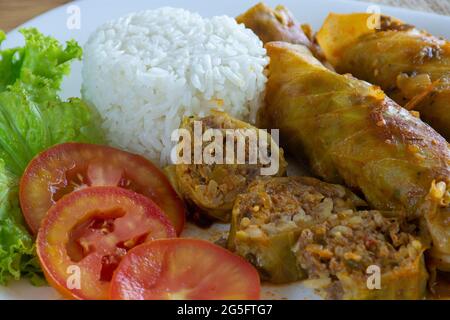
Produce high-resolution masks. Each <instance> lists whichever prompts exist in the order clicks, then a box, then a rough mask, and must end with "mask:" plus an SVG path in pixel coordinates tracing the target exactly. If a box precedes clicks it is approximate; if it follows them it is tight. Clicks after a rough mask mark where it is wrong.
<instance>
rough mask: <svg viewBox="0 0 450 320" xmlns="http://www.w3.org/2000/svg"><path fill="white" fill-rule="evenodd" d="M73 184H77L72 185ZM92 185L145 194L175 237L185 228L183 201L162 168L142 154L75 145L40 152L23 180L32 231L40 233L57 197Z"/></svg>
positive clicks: (23, 200) (24, 206)
mask: <svg viewBox="0 0 450 320" xmlns="http://www.w3.org/2000/svg"><path fill="white" fill-rule="evenodd" d="M80 177H81V181H79V179H80ZM122 177H123V178H122ZM73 180H77V183H78V184H79V186H77V187H72V185H74V184H75V183H74V181H73ZM89 186H120V187H123V188H125V189H130V190H133V191H135V192H137V193H141V194H143V195H144V196H147V197H149V198H150V199H151V200H153V201H154V202H155V203H156V204H157V205H158V206H160V207H161V209H163V211H164V212H165V213H166V215H167V216H168V217H169V220H170V221H171V222H172V224H173V225H174V227H175V229H176V230H177V234H180V233H181V232H182V230H183V227H184V223H185V207H184V204H183V201H182V200H181V199H180V198H179V196H178V194H177V193H176V191H175V190H174V189H173V188H172V186H171V184H170V182H169V180H168V179H167V177H166V176H165V174H164V173H163V172H162V171H161V170H160V169H158V168H157V167H156V166H155V165H153V164H152V163H151V162H150V161H148V160H147V159H145V158H144V157H141V156H139V155H135V154H131V153H128V152H125V151H121V150H118V149H115V148H111V147H108V146H100V145H93V144H86V143H74V142H70V143H64V144H60V145H56V146H54V147H52V148H50V149H48V150H46V151H44V152H42V153H40V154H39V155H37V156H36V157H35V158H34V159H33V160H32V161H31V162H30V163H29V165H28V166H27V168H26V170H25V172H24V174H23V176H22V178H21V182H20V191H19V198H20V204H21V208H22V211H23V215H24V217H25V221H26V222H27V224H28V226H29V228H30V230H31V231H32V232H33V233H34V234H36V233H37V231H38V229H39V226H40V223H41V221H42V219H43V218H44V216H45V214H46V212H47V211H48V209H50V207H51V206H53V205H54V204H55V203H56V202H57V200H59V198H61V197H62V196H64V195H65V194H67V193H70V192H72V191H74V190H77V188H78V189H81V188H84V187H89Z"/></svg>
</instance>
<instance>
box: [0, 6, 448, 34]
mask: <svg viewBox="0 0 450 320" xmlns="http://www.w3.org/2000/svg"><path fill="white" fill-rule="evenodd" d="M187 1H189V0H187ZM205 1H206V0H205ZM330 1H333V0H330ZM371 1H372V2H375V3H382V4H389V5H394V6H398V7H407V8H412V9H415V10H423V11H429V12H436V13H439V14H447V15H450V0H371ZM67 2H70V1H69V0H0V29H2V30H5V31H9V30H11V29H13V28H15V27H17V26H18V25H20V24H22V23H23V22H25V21H27V20H29V19H31V18H33V17H35V16H37V15H39V14H41V13H43V12H45V11H48V10H50V9H52V8H54V7H57V6H59V5H61V4H64V3H67ZM282 2H283V0H280V3H282Z"/></svg>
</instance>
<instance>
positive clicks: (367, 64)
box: [317, 13, 450, 140]
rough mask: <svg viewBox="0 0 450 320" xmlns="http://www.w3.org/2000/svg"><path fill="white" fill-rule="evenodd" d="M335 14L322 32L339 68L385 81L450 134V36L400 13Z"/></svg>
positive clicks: (405, 101)
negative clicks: (428, 29)
mask: <svg viewBox="0 0 450 320" xmlns="http://www.w3.org/2000/svg"><path fill="white" fill-rule="evenodd" d="M371 19H372V20H373V19H374V16H372V15H370V14H365V13H354V14H342V15H341V14H330V15H329V16H328V18H327V19H326V21H325V23H324V24H323V26H322V29H321V30H320V31H319V33H318V34H317V40H318V42H319V44H320V46H321V47H322V49H323V52H324V54H325V56H326V58H327V59H328V60H329V61H330V63H331V64H332V65H333V66H334V67H335V69H336V70H337V71H338V72H339V73H351V74H353V75H354V76H355V77H357V78H359V79H363V80H366V81H368V82H370V83H373V84H375V85H378V86H380V87H381V88H382V89H383V90H384V91H385V92H386V94H387V95H388V96H390V97H391V98H392V99H394V100H395V101H396V102H397V103H399V104H400V105H401V106H404V107H405V108H407V109H409V110H415V111H418V112H419V113H420V117H421V118H422V119H423V120H424V121H425V122H427V123H428V124H430V125H431V126H432V127H433V128H434V129H436V130H437V131H438V132H439V133H440V134H442V135H443V136H444V137H445V138H446V139H447V140H449V139H450V42H449V41H448V40H446V39H443V38H439V37H436V36H433V35H431V34H429V33H427V32H426V31H423V30H419V29H418V28H416V27H414V26H412V25H408V24H406V23H404V22H402V21H400V20H398V19H396V18H393V17H389V16H384V15H382V16H380V18H379V21H378V22H379V25H378V26H377V25H375V24H374V23H376V20H374V21H372V20H371Z"/></svg>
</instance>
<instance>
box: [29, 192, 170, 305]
mask: <svg viewBox="0 0 450 320" xmlns="http://www.w3.org/2000/svg"><path fill="white" fill-rule="evenodd" d="M175 236H176V232H175V229H174V228H173V226H172V225H171V223H170V221H169V220H168V219H167V217H166V216H165V215H164V214H163V212H162V210H161V209H160V208H159V207H158V206H157V205H156V204H155V203H154V202H153V201H151V200H150V199H149V198H147V197H144V196H143V195H140V194H138V193H135V192H133V191H129V190H126V189H122V188H118V187H91V188H85V189H83V190H79V191H75V192H73V193H71V194H69V195H67V196H65V197H64V198H62V199H61V200H59V201H58V202H57V203H56V204H55V205H54V206H53V207H51V208H50V210H49V211H48V214H47V215H46V217H45V219H44V220H43V222H42V226H41V228H40V229H39V233H38V236H37V240H36V243H37V253H38V257H39V260H40V262H41V265H42V268H43V270H44V273H45V275H46V278H47V280H48V281H49V283H50V284H52V285H53V286H54V287H55V288H56V289H57V290H58V291H59V292H60V293H61V294H63V295H64V296H65V297H69V298H75V299H107V298H108V296H109V287H110V281H111V278H112V274H113V271H114V270H115V269H116V267H117V265H118V264H119V262H120V260H121V259H122V258H123V256H124V255H125V254H126V253H127V252H128V250H130V249H131V248H133V247H134V246H136V245H139V244H141V243H143V242H146V241H149V240H153V239H158V238H167V237H175Z"/></svg>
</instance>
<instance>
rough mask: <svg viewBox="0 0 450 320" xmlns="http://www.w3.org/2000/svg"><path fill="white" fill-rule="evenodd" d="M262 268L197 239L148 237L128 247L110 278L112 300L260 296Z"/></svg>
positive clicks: (220, 298) (222, 298)
mask: <svg viewBox="0 0 450 320" xmlns="http://www.w3.org/2000/svg"><path fill="white" fill-rule="evenodd" d="M259 295H260V281H259V275H258V272H257V271H256V270H255V268H254V267H253V266H252V265H250V264H249V263H248V262H247V261H245V260H244V259H242V258H241V257H239V256H237V255H234V254H233V253H231V252H229V251H227V250H225V249H224V248H222V247H219V246H217V245H215V244H212V243H210V242H207V241H204V240H198V239H163V240H155V241H150V242H147V243H145V244H142V245H139V246H137V247H135V248H134V249H132V250H130V251H129V252H128V254H127V255H126V256H125V257H124V258H123V259H122V261H121V262H120V264H119V266H118V267H117V269H116V271H115V272H114V275H113V279H112V282H111V299H124V300H156V299H161V300H169V299H170V300H181V299H183V300H184V299H185V300H197V299H198V300H228V299H259Z"/></svg>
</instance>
